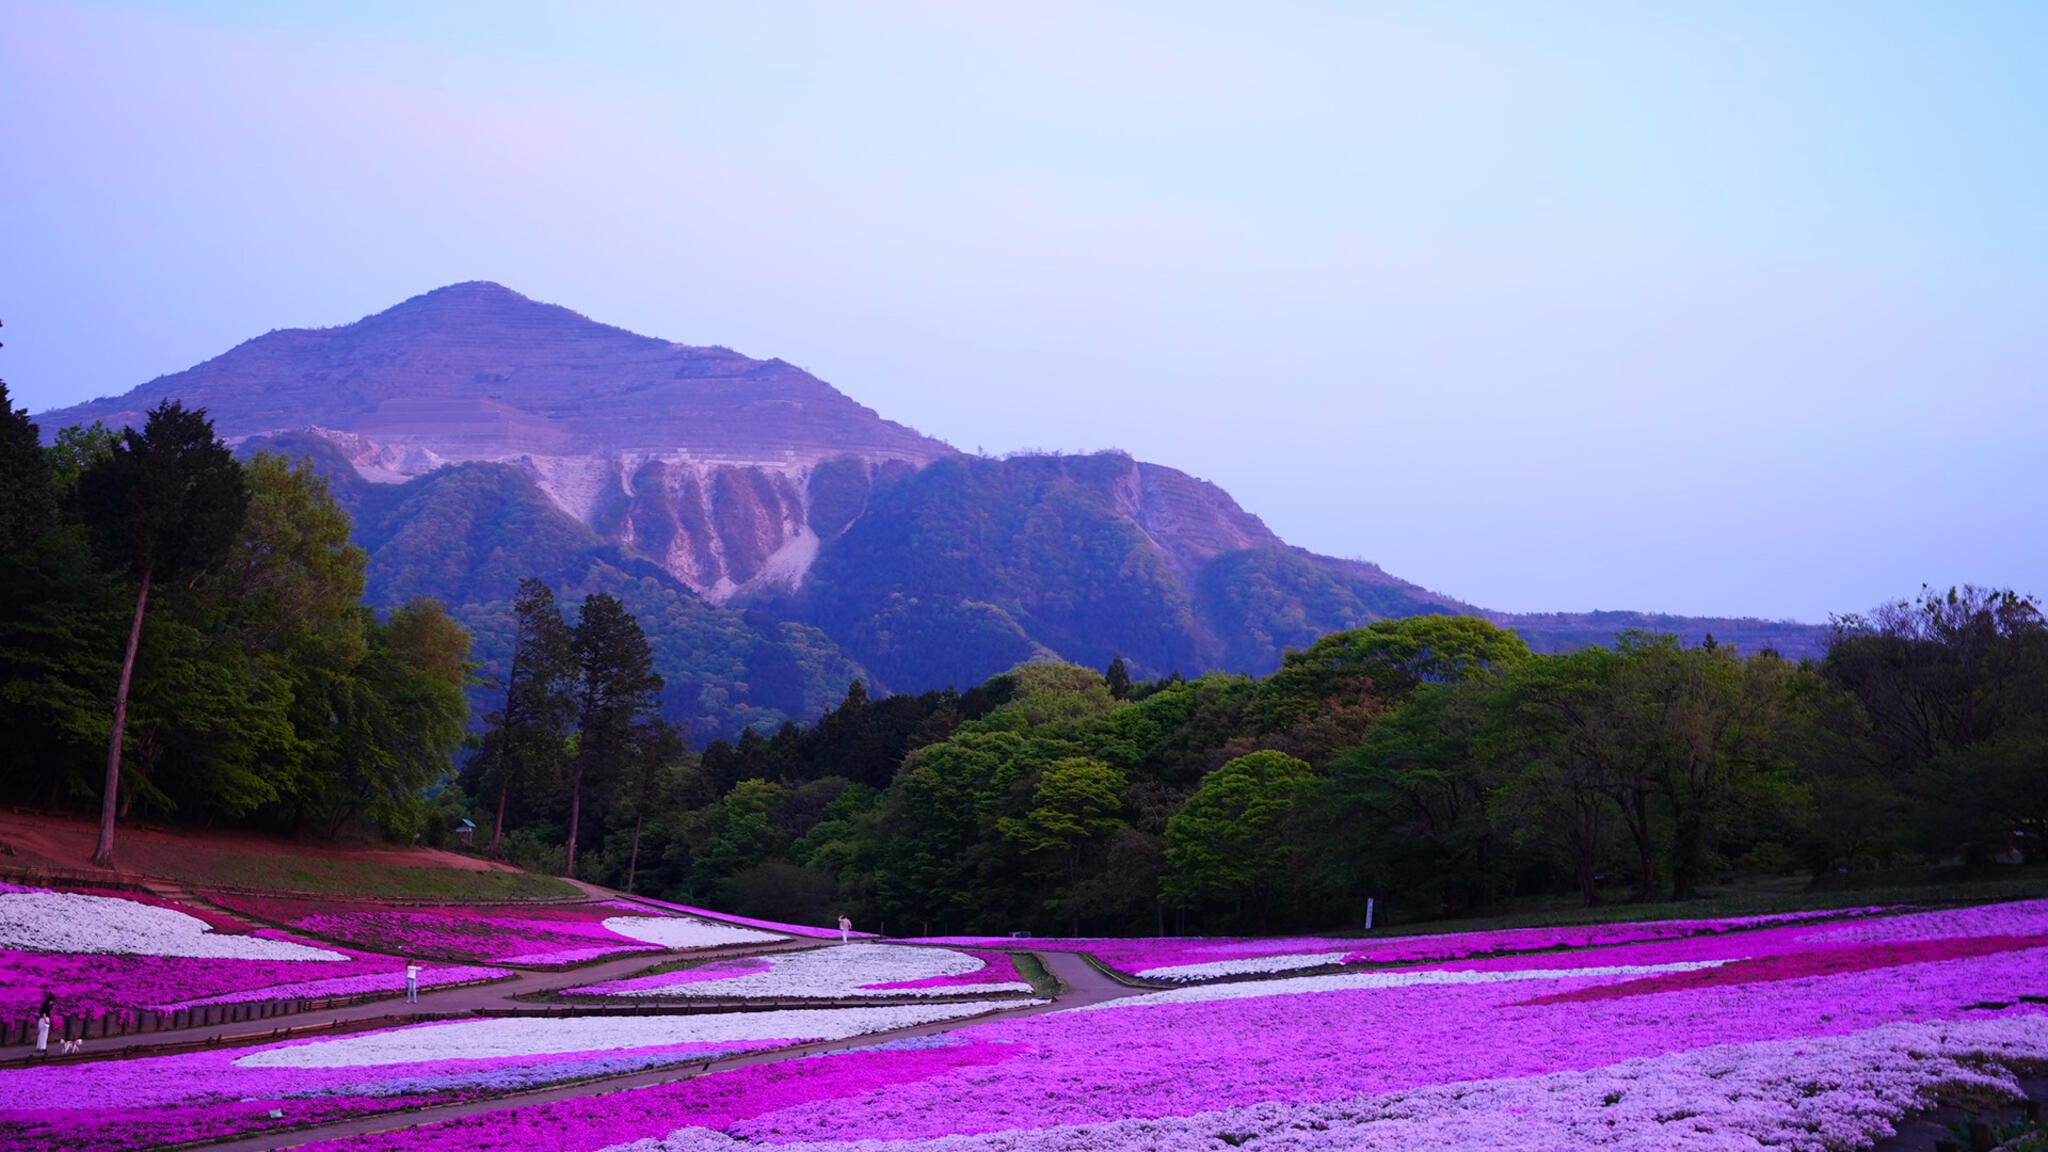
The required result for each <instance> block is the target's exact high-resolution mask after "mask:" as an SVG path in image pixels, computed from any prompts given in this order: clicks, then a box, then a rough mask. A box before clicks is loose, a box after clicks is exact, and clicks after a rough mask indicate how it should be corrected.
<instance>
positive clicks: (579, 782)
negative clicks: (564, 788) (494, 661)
mask: <svg viewBox="0 0 2048 1152" xmlns="http://www.w3.org/2000/svg"><path fill="white" fill-rule="evenodd" d="M574 649H575V653H576V669H577V677H578V679H577V694H576V735H577V746H576V771H575V776H574V778H573V780H572V781H571V783H570V786H569V850H568V855H567V858H566V859H565V860H564V862H563V866H562V875H564V876H574V875H575V874H576V838H577V832H578V831H579V829H578V825H579V824H580V823H581V822H582V818H583V785H584V782H585V781H586V780H587V779H589V778H590V777H592V776H603V775H605V774H607V773H609V772H610V771H612V770H613V769H614V768H615V767H616V766H617V765H618V764H620V763H621V762H622V761H623V759H624V757H626V756H630V755H632V752H633V749H632V739H633V725H634V722H635V721H636V720H638V719H639V718H640V717H641V716H642V715H643V714H645V713H647V712H649V711H651V710H652V709H653V707H654V704H655V701H656V700H657V699H658V698H659V696H660V694H661V686H662V680H661V676H660V674H658V673H656V672H655V671H654V649H653V647H652V646H651V645H649V644H648V643H647V634H646V633H644V632H642V631H641V630H640V621H638V620H636V619H634V617H633V614H632V613H631V612H628V611H627V610H626V606H625V605H624V604H621V603H619V601H618V598H617V597H614V596H612V595H610V594H609V593H605V592H594V593H592V594H591V595H590V596H588V597H586V598H585V599H584V601H583V608H582V610H581V611H579V612H578V613H577V615H576V634H575V639H574Z"/></svg>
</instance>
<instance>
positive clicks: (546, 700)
mask: <svg viewBox="0 0 2048 1152" xmlns="http://www.w3.org/2000/svg"><path fill="white" fill-rule="evenodd" d="M512 615H513V625H512V666H511V669H510V671H509V673H508V674H507V676H506V678H505V707H504V710H503V711H500V712H497V713H495V714H493V715H492V716H490V717H489V718H488V720H487V723H488V724H489V727H488V729H487V730H486V732H485V734H484V749H483V755H484V757H485V758H486V760H487V761H488V773H489V774H490V775H492V776H495V777H496V778H497V785H498V805H497V809H498V814H497V818H496V820H495V821H494V822H493V824H492V827H491V849H490V854H491V855H492V857H494V858H495V857H496V856H497V855H498V854H499V852H500V851H501V849H502V845H503V843H504V838H505V804H506V800H507V799H508V797H510V795H511V793H512V792H513V790H515V789H518V790H522V791H527V790H532V789H534V788H536V787H539V786H540V785H541V784H543V783H544V782H546V781H548V780H550V779H552V778H555V774H556V773H557V772H558V771H560V768H561V765H562V762H563V760H564V759H565V757H566V754H567V752H568V747H569V725H570V723H571V722H572V721H573V720H574V719H575V718H576V675H577V668H576V649H575V634H574V633H573V632H572V631H571V630H570V628H569V625H568V624H567V623H565V622H564V621H563V620H562V612H561V609H559V608H557V607H556V606H555V593H554V590H553V589H551V588H549V587H548V586H547V584H546V583H545V582H543V581H541V580H538V579H535V578H533V577H527V578H526V579H524V580H521V581H520V582H519V595H518V596H516V597H515V598H514V599H513V601H512Z"/></svg>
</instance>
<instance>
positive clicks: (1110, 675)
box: [1102, 656, 1131, 700]
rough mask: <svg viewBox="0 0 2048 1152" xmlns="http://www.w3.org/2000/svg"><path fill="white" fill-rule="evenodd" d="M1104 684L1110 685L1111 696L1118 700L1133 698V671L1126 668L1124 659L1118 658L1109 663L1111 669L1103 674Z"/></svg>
mask: <svg viewBox="0 0 2048 1152" xmlns="http://www.w3.org/2000/svg"><path fill="white" fill-rule="evenodd" d="M1102 679H1103V682H1104V683H1106V684H1108V685H1109V694H1110V695H1111V696H1113V697H1115V698H1116V699H1118V700H1129V699H1130V698H1131V670H1130V669H1129V668H1126V667H1124V658H1123V657H1122V656H1118V657H1117V658H1116V659H1114V660H1111V661H1110V662H1109V668H1108V670H1106V671H1105V672H1103V674H1102Z"/></svg>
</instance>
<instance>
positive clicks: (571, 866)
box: [562, 749, 587, 879]
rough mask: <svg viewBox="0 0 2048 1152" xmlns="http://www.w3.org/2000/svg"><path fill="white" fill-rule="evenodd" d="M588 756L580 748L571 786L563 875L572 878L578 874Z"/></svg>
mask: <svg viewBox="0 0 2048 1152" xmlns="http://www.w3.org/2000/svg"><path fill="white" fill-rule="evenodd" d="M586 758H587V756H586V754H585V753H584V752H583V751H582V750H581V749H579V750H578V751H577V753H576V780H575V782H574V783H573V784H571V785H570V786H569V854H568V858H567V859H566V860H564V861H563V863H562V875H563V876H564V877H567V878H570V879H574V878H575V876H576V826H577V825H578V824H580V823H582V822H583V762H584V760H585V759H586Z"/></svg>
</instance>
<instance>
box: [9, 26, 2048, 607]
mask: <svg viewBox="0 0 2048 1152" xmlns="http://www.w3.org/2000/svg"><path fill="white" fill-rule="evenodd" d="M2044 44H2048V5H2043V4H2040V3H2038V2H2036V0H2015V2H2012V3H2001V2H1998V0H1973V2H1969V3H1960V4H1938V3H1919V4H1904V3H1887V2H1884V0H1865V2H1842V3H1829V2H1825V0H1811V2H1804V3H1799V4H1783V3H1778V2H1758V3H1747V2H1742V0H1728V2H1722V3H1714V4H1686V5H1681V4H1658V3H1645V2H1641V0H1628V2H1616V3H1581V2H1576V0H1560V2H1559V3H1554V4H1540V5H1538V4H1528V3H1524V2H1520V0H1513V2H1504V3H1499V4H1489V3H1484V2H1480V0H1469V2H1461V3H1458V4H1451V5H1446V4H1441V3H1434V2H1417V3H1372V2H1352V3H1334V4H1327V5H1324V4H1307V3H1288V2H1285V0H1274V2H1272V3H1261V4H1253V5H1247V4H1207V3H1200V2H1192V0H1179V2H1175V3H1159V4H1146V3H1097V4H1069V3H1066V2H1064V0H1034V2H1033V3H1031V4H976V3H969V4H959V3H939V2H929V3H926V2H920V0H836V2H832V3H822V4H816V5H811V4H804V3H780V2H770V3H761V4H739V5H733V4H719V5H712V4H687V3H672V2H659V3H644V4H643V3H614V2H606V0H591V2H584V3H578V4H574V5H568V4H563V5H559V6H555V5H526V4H518V3H510V2H493V3H476V4H445V5H429V4H424V3H415V2H392V3H382V2H361V0H359V2H356V3H350V4H346V5H343V4H334V5H316V4H295V5H273V4H258V3H228V2H221V3H207V2H198V0H195V2H190V3H181V4H156V3H137V4H54V3H46V2H43V0H0V109H4V110H5V112H4V114H0V321H4V323H5V330H4V332H0V339H4V341H5V343H6V347H5V348H4V349H0V377H4V378H5V379H6V381H7V382H8V385H9V387H10V390H11V391H12V393H13V395H14V399H15V402H16V403H18V404H23V405H26V406H27V407H28V408H30V409H31V410H35V411H40V410H43V409H47V408H52V407H56V406H60V405H65V404H71V403H76V402H78V401H81V400H85V399H89V398H91V397H94V396H101V395H111V394H117V393H120V392H124V391H126V390H128V389H129V388H131V387H133V386H135V385H137V384H140V383H142V382H144V381H146V380H148V379H150V378H152V377H155V376H157V375H161V374H163V373H167V372H174V371H178V370H180V369H183V368H186V367H189V366H190V365H192V364H195V363H197V362H199V361H201V360H204V359H206V358H208V357H211V356H214V355H217V354H219V353H220V352H223V351H225V350H227V349H228V348H229V347H231V346H233V345H234V344H236V343H239V342H240V341H242V340H245V339H248V338H250V337H252V336H255V335H258V334H260V333H262V332H264V331H267V330H270V329H273V328H289V327H307V326H322V325H333V324H341V323H347V322H350V321H353V320H355V319H358V318H360V317H362V316H364V315H367V314H370V313H373V312H376V311H380V310H382V309H384V308H386V307H389V306H390V305H392V304H395V303H397V302H398V301H400V300H403V299H405V298H407V297H409V296H413V295H417V294H419V293H421V292H424V291H427V290H428V289H431V288H434V287H437V286H440V285H443V284H448V283H453V282H457V281H462V280H475V279H485V280H496V281H498V282H500V283H503V284H505V285H507V286H509V287H511V288H514V289H516V290H517V291H520V292H522V293H525V294H526V295H528V296H531V297H534V298H535V299H539V300H545V301H549V302H553V303H558V304H563V305H566V306H569V307H571V308H574V309H575V310H577V311H579V312H582V313H584V314H586V315H589V316H591V317H593V318H595V319H598V320H602V321H605V322H608V323H613V324H618V325H620V326H623V327H626V328H631V329H633V330H635V331H640V332H645V333H648V334H650V335H656V336H661V337H665V338H668V339H672V340H678V341H684V342H689V343H698V344H714V343H715V344H723V345H727V346H729V347H732V348H735V349H737V350H739V351H741V352H745V353H747V354H749V355H753V356H757V357H762V358H766V357H771V356H772V357H781V358H782V359H784V360H788V361H791V362H793V363H796V364H799V365H801V366H803V367H805V368H807V369H809V370H811V371H812V372H814V373H816V374H817V375H819V376H820V377H822V378H823V379H825V380H827V381H829V382H830V383H832V384H834V385H835V386H837V387H838V388H839V389H841V390H842V391H844V392H846V393H847V394H849V395H851V396H853V397H854V398H855V399H857V400H859V401H861V402H862V403H864V404H867V405H869V406H870V407H873V408H875V409H876V410H878V411H879V412H881V413H882V414H883V415H885V416H888V417H890V418H891V419H895V420H898V421H901V422H903V423H905V424H909V425H911V426H912V427H915V428H917V429H919V430H920V431H923V432H926V433H928V434H930V435H934V436H938V437H941V438H943V439H945V440H947V441H948V442H950V443H952V444H953V445H955V446H956V447H959V448H961V449H963V450H966V451H977V450H979V451H985V452H988V453H990V454H1001V453H1007V452H1013V451H1019V450H1029V449H1039V450H1057V451H1093V450H1098V449H1104V448H1120V449H1123V450H1125V451H1128V452H1130V453H1132V454H1133V455H1135V456H1137V457H1139V458H1140V459H1145V460H1151V461H1155V462H1158V463H1162V464H1168V465H1171V466H1173V467H1177V468H1180V469H1182V470H1183V471H1186V472H1190V473H1193V474H1195V475H1197V476H1201V477H1203V478H1205V479H1208V480H1211V481H1214V482H1216V483H1217V484H1220V485H1222V486H1223V487H1224V488H1225V489H1226V490H1228V491H1229V492H1230V493H1231V494H1232V495H1234V496H1235V497H1236V498H1237V500H1238V501H1239V502H1240V503H1241V504H1243V505H1244V506H1245V507H1246V508H1247V509H1249V510H1251V511H1252V512H1254V513H1257V514H1258V515H1260V516H1261V517H1263V518H1264V519H1265V521H1266V522H1267V523H1268V524H1269V525H1270V526H1271V527H1272V528H1273V529H1274V530H1275V531H1277V532H1279V533H1280V534H1281V535H1282V536H1283V537H1284V538H1286V539H1287V540H1289V541H1290V542H1292V543H1295V544H1299V545H1302V546H1304V547H1307V548H1310V549H1313V550H1315V551H1318V552H1322V553H1326V554H1330V555H1336V556H1349V557H1356V558H1360V559H1365V560H1371V561H1374V562H1377V563H1379V564H1381V565H1382V566H1384V567H1385V568H1386V569H1387V570H1388V571H1390V572H1393V573H1394V574H1396V575H1399V576H1402V577H1405V578H1407V579H1410V580H1413V581H1416V582H1417V583H1420V584H1422V585H1424V586H1426V587H1429V588H1431V589H1434V590H1437V591H1440V592H1444V593H1448V594H1450V595H1453V596H1457V597H1459V598H1461V599H1464V600H1467V601H1470V602H1473V603H1476V604H1480V605H1483V606H1486V607H1490V608H1497V609H1503V610H1510V611H1583V610H1589V609H1595V608H1636V609H1645V610H1657V611H1672V612H1684V613H1690V614H1700V615H1709V614H1711V615H1749V616H1762V617H1767V618H1792V619H1801V620H1810V621H1822V620H1825V619H1826V618H1827V616H1828V615H1829V614H1830V613H1834V612H1849V611H1859V610H1864V609H1867V608H1869V607H1871V606H1872V605H1874V604H1877V603H1879V602H1881V601H1885V600H1889V599H1896V598H1900V597H1906V596H1911V595H1913V594H1914V593H1915V592H1917V590H1918V589H1919V587H1920V586H1921V585H1922V584H1923V583H1925V584H1931V585H1935V586H1937V587H1945V586H1947V585H1950V584H1957V583H1965V582H1971V583H1977V584H1984V585H1995V586H2001V587H2004V586H2011V587H2017V588H2019V589H2021V590H2022V591H2033V592H2037V593H2041V594H2044V595H2048V468H2044V466H2043V465H2044V461H2048V319H2044V318H2048V307H2044V305H2048V68H2042V67H2040V53H2041V48H2042V46H2043V45H2044Z"/></svg>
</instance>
